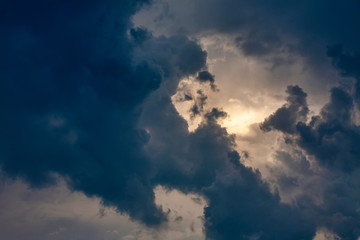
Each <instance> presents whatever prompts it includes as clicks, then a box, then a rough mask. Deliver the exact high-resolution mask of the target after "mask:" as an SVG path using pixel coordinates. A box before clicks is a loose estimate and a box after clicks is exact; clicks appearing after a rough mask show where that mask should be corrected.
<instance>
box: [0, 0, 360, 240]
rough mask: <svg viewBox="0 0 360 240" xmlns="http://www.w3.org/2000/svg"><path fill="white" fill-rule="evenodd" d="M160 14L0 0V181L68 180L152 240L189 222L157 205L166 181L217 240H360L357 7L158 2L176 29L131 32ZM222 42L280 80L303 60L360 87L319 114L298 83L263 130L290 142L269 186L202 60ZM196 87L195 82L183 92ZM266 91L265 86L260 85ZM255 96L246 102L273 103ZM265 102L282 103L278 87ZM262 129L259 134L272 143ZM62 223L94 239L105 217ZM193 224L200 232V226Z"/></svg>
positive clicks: (345, 86) (125, 7) (112, 5)
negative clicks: (208, 46) (139, 16)
mask: <svg viewBox="0 0 360 240" xmlns="http://www.w3.org/2000/svg"><path fill="white" fill-rule="evenodd" d="M151 4H152V2H151V1H147V0H127V1H125V0H122V1H119V0H118V1H116V0H105V1H97V0H92V1H45V0H36V1H32V2H28V1H22V0H21V1H15V2H14V1H5V2H4V3H2V4H1V5H2V6H3V7H4V8H3V10H2V11H1V14H0V20H1V22H0V26H1V29H0V35H1V39H0V43H1V52H2V54H1V55H0V64H1V67H0V71H1V77H0V114H1V118H0V126H1V130H0V132H1V135H0V166H1V175H2V176H4V177H6V178H11V179H20V180H21V181H23V182H25V183H26V184H28V185H29V186H30V188H31V189H45V188H46V189H52V187H54V186H55V185H56V184H58V180H59V179H62V180H61V181H64V182H65V185H66V186H67V187H68V189H69V190H70V191H72V192H75V193H76V192H80V193H81V194H83V195H81V196H83V197H85V196H86V197H89V198H93V199H98V200H99V201H100V202H101V204H102V205H103V206H105V207H112V208H114V209H115V210H116V212H118V213H119V214H123V215H126V216H128V217H130V219H131V220H133V221H136V222H138V223H141V224H144V226H143V227H144V228H147V229H152V230H154V231H157V230H159V231H160V230H161V229H162V230H163V229H166V227H167V226H168V225H167V224H168V221H173V222H174V223H181V222H182V221H183V219H184V218H183V216H181V215H176V216H175V217H174V218H170V217H169V216H170V214H171V213H172V212H171V209H170V210H168V209H163V206H161V205H157V204H156V201H155V200H156V199H155V192H154V191H155V189H159V186H161V187H162V189H166V190H169V191H171V190H176V191H180V192H181V193H184V194H189V196H198V198H194V202H201V204H203V203H202V200H201V199H200V197H202V198H203V199H204V200H205V201H206V203H204V204H205V205H206V206H205V208H204V215H203V218H202V219H203V222H204V234H205V238H206V239H209V240H210V239H219V240H222V239H224V240H225V239H226V240H228V239H264V240H272V239H298V240H305V239H308V240H311V239H314V237H315V236H316V233H317V231H319V230H321V229H325V230H323V231H325V232H328V234H330V235H332V236H339V237H341V238H342V239H351V240H355V239H357V238H358V237H359V236H360V213H359V201H360V192H359V191H358V187H359V184H360V161H359V159H360V146H359V143H360V129H359V125H358V122H359V110H358V109H359V108H358V106H359V104H358V100H359V99H360V90H359V89H360V87H359V86H360V73H359V69H360V61H359V59H360V57H359V54H358V53H357V52H356V51H359V50H360V49H359V46H358V43H359V41H360V34H359V29H356V30H354V27H353V26H352V24H353V25H354V23H357V22H360V19H359V18H360V14H359V11H360V7H359V4H358V3H357V2H356V1H345V2H341V3H338V2H336V1H330V2H328V1H326V2H325V1H321V2H319V3H310V2H308V1H305V2H302V3H294V2H291V3H290V2H288V1H275V2H272V3H270V2H267V1H260V2H253V1H233V0H225V1H218V0H206V1H204V0H197V1H188V0H185V1H172V0H171V1H170V0H169V1H160V3H159V1H158V2H157V3H156V4H160V6H162V7H163V8H161V9H160V13H158V14H157V16H156V21H155V23H154V24H159V25H160V26H159V29H161V28H163V29H166V28H167V27H169V28H170V30H168V29H167V30H163V35H161V34H157V33H158V32H161V31H158V32H156V31H154V33H153V32H151V30H149V29H147V28H146V27H143V26H134V24H133V23H132V19H133V16H134V14H135V13H137V12H138V11H139V10H140V9H145V11H146V9H147V10H148V11H150V12H151V11H153V10H151V7H150V6H151ZM156 4H155V6H156ZM319 9H322V10H323V11H319ZM342 10H344V11H345V10H346V11H347V13H346V14H345V15H344V12H343V11H342ZM304 16H307V17H306V18H305V17H304ZM144 19H145V18H144ZM165 23H166V24H165ZM325 23H326V24H325ZM151 24H152V23H149V25H151ZM162 24H163V26H161V25H162ZM164 24H165V25H164ZM149 27H153V26H149ZM152 30H154V29H152ZM339 32H341V34H339ZM210 35H222V36H225V37H226V39H227V40H229V41H230V42H231V44H232V46H233V47H234V49H235V50H236V51H237V52H239V50H240V52H241V54H242V56H243V57H244V58H246V59H251V60H249V61H257V62H256V63H263V62H266V63H268V62H270V63H271V64H270V65H268V66H270V67H269V69H267V71H269V72H274V73H275V72H276V68H277V67H278V66H280V65H282V66H283V65H285V66H290V65H292V64H293V63H294V62H299V61H303V62H304V64H303V65H301V66H304V67H311V69H316V71H319V72H321V69H326V70H324V72H326V73H329V72H331V71H332V70H333V68H332V67H334V68H336V69H337V70H338V71H339V72H340V75H341V76H342V77H347V78H350V79H351V80H349V79H346V80H345V81H344V82H342V84H339V85H338V86H336V87H332V88H331V91H330V100H329V102H328V103H327V104H326V105H325V106H323V108H322V109H321V110H320V112H319V114H314V113H313V112H312V111H311V106H310V105H309V103H308V99H307V98H308V94H307V93H306V92H305V91H304V90H303V89H302V88H301V85H296V84H293V85H290V86H288V87H287V90H286V93H287V95H288V96H287V98H286V103H285V104H284V105H283V106H282V107H280V108H279V109H277V110H275V112H274V113H273V114H271V115H270V116H268V117H267V118H266V119H264V121H263V122H262V123H261V124H260V129H261V130H262V131H263V132H270V131H275V132H277V133H279V135H281V136H282V137H283V140H279V144H278V145H277V146H276V148H275V149H272V150H273V151H274V152H273V153H272V154H273V155H274V159H275V163H274V164H273V165H271V164H270V161H269V165H267V168H268V171H269V173H270V176H269V177H267V178H264V177H263V176H262V173H261V172H260V171H259V170H257V169H255V168H253V167H251V164H249V162H248V159H250V158H251V157H252V156H251V154H248V152H247V151H246V149H242V146H239V145H238V144H237V140H236V139H237V136H236V135H235V134H231V133H229V131H228V129H227V128H226V127H225V126H224V124H223V122H224V120H225V119H226V118H229V113H227V112H225V111H224V110H223V108H222V106H215V104H214V103H213V102H211V96H213V95H214V94H219V89H221V87H220V85H219V84H218V74H217V73H213V72H212V69H211V68H210V67H209V61H208V60H209V57H208V53H207V52H206V51H205V50H204V44H203V42H204V38H202V37H203V36H210ZM201 40H202V41H201ZM335 43H341V44H343V45H344V46H346V48H345V47H344V48H342V47H341V45H335V46H334V45H330V47H328V48H327V56H326V55H325V53H326V47H327V46H328V45H329V44H335ZM319 46H320V47H319ZM331 46H332V47H331ZM235 50H234V51H235ZM347 51H349V52H350V53H348V52H347ZM219 55H220V54H219ZM254 59H255V60H254ZM299 59H300V60H299ZM210 60H213V59H210ZM215 60H216V61H220V62H221V61H222V60H219V59H218V58H216V59H215ZM216 61H213V62H216ZM224 61H225V60H224ZM330 61H331V63H332V65H330V64H328V65H327V63H330ZM226 64H227V63H225V64H224V65H226ZM329 69H330V70H329ZM314 71H315V70H314ZM276 73H277V72H276ZM215 75H216V76H217V77H216V83H215ZM314 76H316V75H314ZM184 79H185V80H186V81H188V82H191V83H192V84H193V85H189V86H187V87H183V88H181V85H180V82H181V81H182V80H184ZM223 81H224V80H223ZM229 81H230V80H229ZM271 81H273V82H274V86H278V85H279V84H282V83H276V81H277V79H276V78H274V79H272V80H271ZM311 81H313V79H310V80H309V81H308V82H307V86H310V85H311ZM323 81H324V80H323V79H320V80H319V82H322V83H323ZM248 82H251V78H250V80H248ZM279 82H280V81H279ZM277 84H278V85H277ZM320 85H321V84H320ZM192 86H195V87H194V89H191V87H192ZM258 88H259V86H257V85H256V84H254V86H253V90H254V91H256V89H258ZM274 88H275V87H274ZM177 93H179V94H180V95H179V98H178V99H177V100H176V101H178V102H182V103H184V102H186V103H188V104H190V105H189V106H190V107H189V109H187V113H188V114H189V116H190V120H191V121H192V120H194V119H197V120H199V125H198V126H197V127H196V128H195V129H194V130H193V131H190V130H189V123H188V122H187V121H186V120H185V118H184V117H183V116H181V115H180V113H179V112H178V111H177V108H176V106H175V105H176V101H174V100H173V99H172V97H173V96H175V95H176V94H177ZM250 95H251V94H250ZM250 95H249V96H248V97H249V100H248V101H247V103H251V104H249V105H251V106H249V108H251V107H253V106H257V107H258V105H261V104H259V103H257V104H253V103H252V99H251V97H252V96H250ZM268 96H271V97H272V98H270V97H269V98H268V99H281V96H279V95H278V92H274V93H272V94H270V93H269V94H268ZM241 97H242V99H245V98H246V96H245V97H244V96H239V98H240V99H241ZM234 101H235V100H234ZM237 101H240V100H237ZM244 101H245V100H244ZM258 102H260V103H264V105H265V103H266V100H264V99H262V100H261V101H260V100H259V101H258ZM253 126H257V125H256V124H255V123H254V124H253ZM259 131H260V130H259V129H258V132H256V133H255V136H249V137H248V139H250V138H252V139H259V138H262V135H260V134H265V133H261V132H259ZM259 136H260V137H259ZM243 139H246V137H244V138H243ZM254 144H255V143H254ZM261 144H262V143H261ZM281 144H283V145H281ZM239 149H240V150H241V151H244V152H242V153H241V154H240V151H239ZM259 149H260V148H259ZM255 161H256V159H255ZM4 182H5V183H6V181H4ZM64 182H62V184H63V183H64ZM29 191H31V190H29ZM44 191H48V190H44ZM49 191H50V190H49ZM64 194H65V193H64ZM178 194H180V193H178ZM193 194H195V195H193ZM9 196H10V195H9ZM12 197H14V198H15V197H17V196H16V194H15V195H12ZM199 199H200V200H199ZM7 202H10V201H7ZM21 204H23V203H21ZM29 204H30V203H29ZM31 204H33V203H31ZM200 206H203V205H200ZM4 210H5V211H6V209H4ZM103 211H105V210H103ZM44 214H46V213H44ZM34 216H36V214H35V215H34ZM171 216H173V215H171ZM12 222H16V221H15V220H14V219H12ZM60 222H61V219H60V220H59V219H57V220H54V221H51V223H49V225H46V224H45V225H44V226H43V227H44V228H51V229H57V228H56V227H54V226H52V224H54V225H57V224H60ZM65 222H66V223H65V225H66V226H67V227H68V228H70V229H72V232H77V231H80V232H81V231H84V232H85V233H84V234H83V235H81V236H84V238H88V237H90V235H94V236H91V237H100V236H101V234H103V230H102V229H100V228H99V230H97V229H95V230H94V231H93V233H92V232H87V231H88V229H91V228H92V227H93V226H94V225H95V224H94V223H91V224H90V225H86V224H85V223H83V222H81V221H80V220H78V221H76V220H74V221H72V220H69V219H68V218H66V221H65ZM27 224H30V223H27ZM74 224H75V225H74ZM83 224H85V225H83ZM31 226H33V225H31V224H30V225H27V226H24V229H30V228H31ZM89 226H90V227H89ZM189 228H190V230H191V231H193V232H194V231H195V230H194V226H193V224H191V226H189ZM19 231H20V232H21V229H19ZM45 232H47V231H45ZM7 233H8V234H9V235H6V234H7ZM13 233H14V231H9V232H5V233H4V236H2V237H4V238H5V239H9V238H10V237H11V236H13V235H11V234H13ZM33 233H34V234H36V236H45V235H44V232H42V231H41V230H38V231H33ZM96 234H99V235H96ZM20 235H21V236H22V237H23V235H24V234H20ZM20 235H19V236H20ZM36 236H31V238H36ZM57 237H58V239H65V238H66V239H68V238H71V236H69V235H66V234H65V235H61V234H60V235H57ZM110 237H112V236H110ZM114 237H116V236H114ZM121 237H123V239H126V235H125V234H121Z"/></svg>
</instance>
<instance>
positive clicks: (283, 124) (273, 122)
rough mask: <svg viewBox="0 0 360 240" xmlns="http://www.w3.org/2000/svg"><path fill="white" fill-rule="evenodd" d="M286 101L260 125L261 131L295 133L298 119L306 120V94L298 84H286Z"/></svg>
mask: <svg viewBox="0 0 360 240" xmlns="http://www.w3.org/2000/svg"><path fill="white" fill-rule="evenodd" d="M286 92H287V93H288V97H287V98H286V101H287V103H286V104H285V105H284V106H283V107H281V108H279V109H278V110H276V112H275V113H274V114H272V115H270V116H269V117H268V118H267V119H265V120H264V122H263V123H262V124H261V125H260V128H261V129H262V130H263V131H267V132H268V131H270V130H279V131H282V132H285V133H295V131H296V125H297V123H298V122H299V121H306V119H307V115H308V113H309V108H308V105H307V102H306V96H307V94H306V93H305V92H304V91H303V90H302V89H301V88H300V87H299V86H288V88H287V90H286Z"/></svg>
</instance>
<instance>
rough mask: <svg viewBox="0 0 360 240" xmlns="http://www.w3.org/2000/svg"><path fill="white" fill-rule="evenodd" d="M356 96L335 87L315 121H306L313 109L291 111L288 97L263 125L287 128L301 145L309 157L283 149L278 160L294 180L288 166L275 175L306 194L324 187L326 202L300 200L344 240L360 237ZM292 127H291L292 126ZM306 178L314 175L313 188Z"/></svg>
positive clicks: (290, 141)
mask: <svg viewBox="0 0 360 240" xmlns="http://www.w3.org/2000/svg"><path fill="white" fill-rule="evenodd" d="M334 61H336V60H334ZM353 61H354V62H356V59H355V58H353V59H351V61H350V62H348V64H350V65H351V64H354V62H353ZM342 68H345V67H344V66H343V67H342ZM341 70H343V69H341ZM349 70H350V69H349ZM349 74H350V73H349ZM351 76H354V75H351ZM355 84H356V83H355ZM288 94H289V97H288V99H289V98H290V97H291V96H292V94H291V93H290V92H288ZM302 95H303V98H294V103H293V104H294V105H298V106H306V99H305V98H306V94H302ZM355 98H356V92H355V93H354V94H352V93H349V92H348V91H347V90H346V89H344V88H342V87H333V88H332V89H331V91H330V100H329V102H328V103H327V104H326V105H325V106H324V107H323V108H322V110H321V111H320V114H319V115H316V116H312V118H311V120H310V121H309V122H308V121H306V117H307V113H308V110H307V111H306V114H299V112H298V111H289V109H290V106H291V104H290V103H289V100H288V104H287V106H286V105H285V106H284V107H282V108H280V109H278V110H277V111H276V112H275V113H274V114H272V115H271V116H270V117H268V118H267V119H266V120H265V121H264V123H263V124H262V129H263V130H278V131H280V132H282V133H284V137H285V142H286V143H287V145H288V146H289V147H290V148H293V149H299V150H296V151H300V153H301V154H300V156H303V157H302V159H303V160H301V159H299V160H296V158H293V157H292V156H291V155H289V154H288V153H278V155H277V159H279V160H280V161H282V162H283V163H284V165H283V166H287V167H288V168H289V169H291V170H292V173H291V174H289V175H288V176H291V177H292V179H293V180H291V179H290V178H286V177H287V176H286V174H284V170H283V169H282V168H280V169H279V171H282V173H280V174H275V176H274V177H275V178H277V180H276V181H278V186H279V187H280V191H285V192H286V191H289V190H290V191H293V190H295V191H296V189H298V190H297V191H299V190H300V191H301V192H302V193H301V194H302V195H303V194H304V193H306V192H314V191H318V192H319V193H320V195H319V196H318V197H320V199H321V200H320V203H319V202H318V203H316V201H314V198H313V200H311V201H310V202H309V201H308V200H305V199H306V198H307V197H305V198H303V197H298V199H297V201H299V200H300V199H302V200H301V202H302V203H301V204H302V205H303V206H304V207H305V208H308V209H313V210H312V211H313V218H314V219H317V221H318V223H319V225H320V226H321V225H322V226H324V227H325V228H327V229H328V230H330V231H331V232H333V233H335V234H337V235H339V236H340V237H341V238H342V239H356V238H357V237H358V236H359V233H360V228H359V222H360V215H359V212H358V210H357V209H358V206H357V204H356V202H357V201H358V200H359V198H360V195H359V193H358V190H357V187H356V184H354V183H355V182H358V180H359V175H358V173H359V171H360V165H359V157H360V155H359V151H358V149H359V140H360V134H359V133H360V129H359V126H358V125H357V124H356V123H355V122H354V118H353V116H354V113H355V112H356V111H357V110H356V108H354V99H355ZM282 109H283V110H282ZM282 111H286V112H287V114H289V115H291V116H287V117H286V119H291V121H283V118H282V115H281V114H280V113H281V112H282ZM264 126H265V127H264ZM289 126H291V131H289V130H288V129H289ZM308 157H309V158H313V159H314V160H313V161H314V162H313V163H312V164H311V165H312V167H310V165H309V163H310V162H311V161H309V160H307V159H306V158H308ZM297 161H300V162H298V163H297V164H299V163H301V162H302V163H306V165H305V168H304V165H303V164H302V166H297V167H294V166H293V165H294V164H295V163H296V162H297ZM307 162H308V163H307ZM316 165H319V166H321V168H320V170H316ZM307 166H309V167H307ZM276 175H277V176H276ZM284 177H285V178H284ZM306 178H308V179H312V182H313V186H312V187H310V188H309V185H308V184H307V183H306V181H304V179H306ZM284 181H285V182H284ZM290 182H294V183H295V185H296V186H291V185H289V183H290ZM283 183H285V185H284V184H283ZM309 190H310V191H309ZM303 196H304V195H303ZM310 196H311V195H310ZM312 196H316V194H312ZM310 198H311V197H310ZM304 200H305V201H304ZM311 202H312V203H311Z"/></svg>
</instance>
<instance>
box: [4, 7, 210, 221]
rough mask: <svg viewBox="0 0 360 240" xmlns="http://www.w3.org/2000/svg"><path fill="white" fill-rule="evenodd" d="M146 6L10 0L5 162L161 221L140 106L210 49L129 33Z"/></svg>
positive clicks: (39, 182) (45, 181) (191, 70)
mask: <svg viewBox="0 0 360 240" xmlns="http://www.w3.org/2000/svg"><path fill="white" fill-rule="evenodd" d="M144 3H147V1H125V2H121V3H120V2H116V1H91V2H87V3H85V2H77V3H72V2H66V1H65V2H61V3H60V2H56V3H49V2H47V1H35V2H33V3H31V4H29V3H27V2H22V3H18V4H20V5H22V7H21V8H19V7H18V6H19V5H14V4H13V3H10V2H7V3H5V4H6V11H5V14H2V17H1V18H2V19H3V20H4V21H2V22H7V23H8V24H7V25H6V26H5V27H2V30H1V35H2V36H3V37H2V41H3V42H4V43H6V44H5V45H6V46H7V47H6V49H3V50H4V51H3V52H4V54H2V57H1V60H0V61H1V65H2V66H3V67H4V71H3V77H2V78H1V80H0V88H1V103H0V111H1V115H2V118H1V120H0V125H1V126H2V127H1V128H2V135H1V137H0V142H1V147H0V154H1V155H0V159H1V160H0V164H1V167H2V169H3V171H4V172H5V173H6V174H7V175H8V176H9V177H12V178H15V177H18V176H19V177H21V178H23V179H24V180H26V181H27V182H28V183H29V184H30V185H31V186H32V187H43V186H48V185H51V184H54V183H55V182H56V180H55V179H54V178H53V174H54V173H56V174H60V175H61V176H62V177H64V178H65V179H66V180H67V183H68V185H69V187H70V188H71V189H72V190H77V191H82V192H84V194H86V195H87V196H90V197H92V196H97V197H100V198H101V199H102V202H103V204H104V205H106V206H115V207H116V208H117V209H118V211H119V212H121V213H125V214H128V215H129V216H130V217H131V218H132V219H134V220H138V221H141V222H142V223H144V224H146V225H147V226H156V225H159V224H161V223H162V222H164V221H166V218H167V216H166V214H165V213H164V212H163V211H162V209H161V207H159V206H156V204H155V202H154V192H153V188H154V184H153V183H152V182H151V176H152V174H153V171H154V168H153V166H152V163H151V162H150V161H149V159H148V158H147V156H146V153H145V151H144V146H145V145H146V144H147V142H148V141H149V139H150V135H149V134H148V133H147V132H146V131H145V129H142V128H140V127H138V119H139V114H140V112H141V105H142V103H143V102H144V100H145V99H146V98H147V97H148V96H149V94H150V93H151V92H153V91H154V90H156V89H158V88H159V86H160V85H161V84H167V87H168V89H167V90H168V91H170V92H173V91H175V90H176V86H177V81H178V80H177V81H174V82H171V81H170V80H169V79H180V78H181V77H182V76H187V75H191V74H195V73H196V72H197V71H199V70H201V68H202V67H203V66H204V64H205V59H206V52H204V51H203V50H202V49H201V48H200V47H199V46H198V44H197V43H196V42H193V41H190V40H188V39H187V38H186V37H184V36H174V37H170V38H166V37H159V38H154V37H152V36H151V34H149V33H147V32H146V30H144V29H133V30H130V35H129V34H128V29H129V27H130V26H131V23H130V17H131V16H132V15H133V14H134V13H135V12H136V11H137V9H138V8H139V7H140V6H141V5H143V4H144ZM145 42H146V43H145ZM5 45H4V44H2V46H5ZM146 47H149V49H145V48H146ZM165 79H168V81H167V80H165Z"/></svg>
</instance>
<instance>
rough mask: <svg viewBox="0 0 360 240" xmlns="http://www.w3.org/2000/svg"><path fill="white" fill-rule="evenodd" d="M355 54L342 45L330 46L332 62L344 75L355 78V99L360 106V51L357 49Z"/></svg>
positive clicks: (329, 52) (329, 54) (329, 51)
mask: <svg viewBox="0 0 360 240" xmlns="http://www.w3.org/2000/svg"><path fill="white" fill-rule="evenodd" d="M357 51H358V52H357V53H355V54H346V53H344V50H343V46H342V45H335V46H331V47H329V48H328V51H327V55H328V56H329V57H331V59H332V64H333V65H334V66H335V67H336V68H337V69H338V70H339V71H340V74H341V75H342V76H344V77H353V78H355V80H356V82H355V86H354V92H355V100H356V103H357V104H358V106H359V101H360V53H359V51H360V50H359V49H357Z"/></svg>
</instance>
